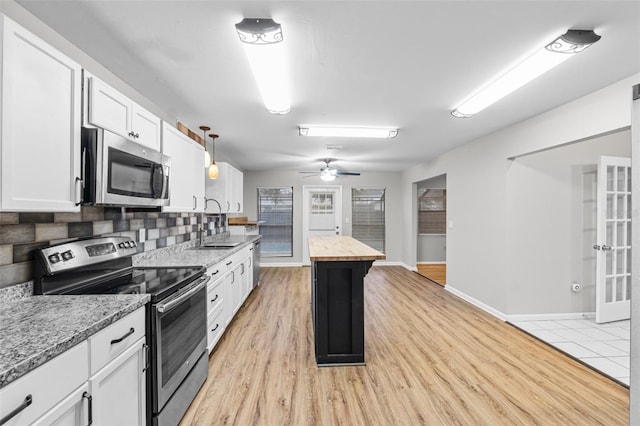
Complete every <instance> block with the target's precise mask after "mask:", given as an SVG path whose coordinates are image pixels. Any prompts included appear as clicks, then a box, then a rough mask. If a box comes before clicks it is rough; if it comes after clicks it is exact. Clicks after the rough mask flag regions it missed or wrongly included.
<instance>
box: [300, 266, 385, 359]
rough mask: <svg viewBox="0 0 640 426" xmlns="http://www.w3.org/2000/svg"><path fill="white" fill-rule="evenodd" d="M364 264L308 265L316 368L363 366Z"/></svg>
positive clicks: (366, 267)
mask: <svg viewBox="0 0 640 426" xmlns="http://www.w3.org/2000/svg"><path fill="white" fill-rule="evenodd" d="M372 264H373V261H372V260H367V261H347V262H340V261H327V262H324V261H317V262H312V265H311V268H312V273H311V274H312V278H311V284H312V288H311V305H312V318H313V327H314V337H315V350H316V363H317V364H318V366H324V367H326V366H332V367H335V366H341V365H349V366H353V365H365V360H364V291H363V284H364V277H365V275H366V274H367V272H368V271H369V268H371V265H372Z"/></svg>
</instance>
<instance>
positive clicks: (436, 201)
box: [418, 188, 447, 234]
mask: <svg viewBox="0 0 640 426" xmlns="http://www.w3.org/2000/svg"><path fill="white" fill-rule="evenodd" d="M418 233H419V234H446V233H447V190H446V189H428V188H418Z"/></svg>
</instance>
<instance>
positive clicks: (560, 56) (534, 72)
mask: <svg viewBox="0 0 640 426" xmlns="http://www.w3.org/2000/svg"><path fill="white" fill-rule="evenodd" d="M598 40H600V36H599V35H597V34H596V33H595V32H593V30H569V31H567V32H566V33H565V34H563V35H561V36H560V37H558V38H557V39H555V40H554V41H552V42H551V43H549V44H547V45H546V46H545V47H544V48H542V49H540V50H538V51H537V52H535V53H533V54H532V55H531V56H529V57H528V58H527V59H525V60H524V61H522V62H520V63H519V64H518V65H516V66H515V67H513V68H511V69H510V70H508V71H507V72H505V73H504V74H502V75H500V76H499V77H497V78H496V79H495V80H493V81H492V82H490V83H489V84H487V85H486V86H485V87H484V88H482V89H481V90H480V91H478V92H477V93H475V94H474V95H472V96H470V97H469V98H467V99H466V100H465V101H464V102H462V103H461V104H460V105H459V106H458V107H457V108H456V109H454V110H453V111H452V112H451V115H453V116H454V117H461V118H465V117H471V116H472V115H474V114H476V113H478V112H480V111H482V110H483V109H485V108H486V107H488V106H489V105H491V104H493V103H494V102H496V101H498V100H500V99H502V98H503V97H505V96H507V95H508V94H509V93H511V92H513V91H514V90H516V89H518V88H520V87H522V86H524V85H525V84H527V83H528V82H530V81H531V80H534V79H535V78H536V77H538V76H540V75H542V74H544V73H545V72H547V71H549V70H550V69H551V68H553V67H555V66H556V65H559V64H561V63H562V62H564V61H566V60H567V59H569V58H570V57H572V56H573V55H574V54H576V53H580V52H582V51H583V50H584V49H586V48H587V47H589V46H591V45H592V44H593V43H595V42H596V41H598Z"/></svg>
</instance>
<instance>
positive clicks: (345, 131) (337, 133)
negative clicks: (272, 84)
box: [298, 126, 398, 138]
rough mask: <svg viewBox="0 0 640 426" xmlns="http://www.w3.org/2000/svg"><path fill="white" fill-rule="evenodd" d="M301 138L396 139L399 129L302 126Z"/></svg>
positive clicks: (300, 129)
mask: <svg viewBox="0 0 640 426" xmlns="http://www.w3.org/2000/svg"><path fill="white" fill-rule="evenodd" d="M298 132H299V134H300V136H324V137H343V138H395V137H396V136H397V135H398V129H396V128H392V127H332V126H300V127H299V128H298Z"/></svg>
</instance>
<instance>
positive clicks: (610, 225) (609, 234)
mask: <svg viewBox="0 0 640 426" xmlns="http://www.w3.org/2000/svg"><path fill="white" fill-rule="evenodd" d="M614 225H615V222H611V221H608V222H607V236H606V240H605V242H604V243H605V244H608V245H614V243H615V241H614V240H613V227H614Z"/></svg>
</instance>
